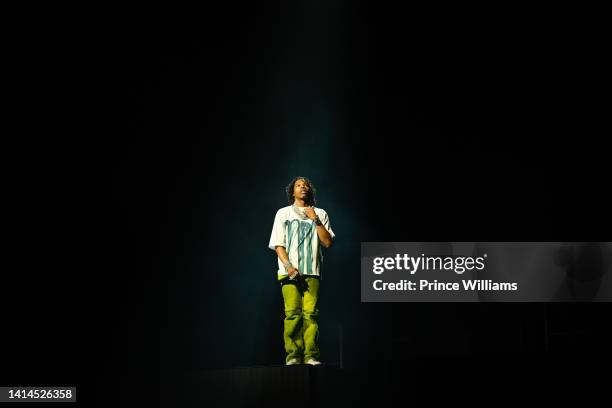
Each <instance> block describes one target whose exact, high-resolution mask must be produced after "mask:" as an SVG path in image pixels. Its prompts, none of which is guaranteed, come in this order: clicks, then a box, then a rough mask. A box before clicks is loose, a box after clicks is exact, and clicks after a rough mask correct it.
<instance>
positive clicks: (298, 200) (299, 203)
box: [293, 198, 308, 207]
mask: <svg viewBox="0 0 612 408" xmlns="http://www.w3.org/2000/svg"><path fill="white" fill-rule="evenodd" d="M293 204H294V205H295V206H296V207H308V204H306V202H305V201H304V200H302V199H301V198H296V199H295V200H293Z"/></svg>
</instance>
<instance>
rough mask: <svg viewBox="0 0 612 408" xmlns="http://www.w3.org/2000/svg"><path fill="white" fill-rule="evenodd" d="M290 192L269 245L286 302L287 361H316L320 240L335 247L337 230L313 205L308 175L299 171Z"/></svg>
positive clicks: (327, 217)
mask: <svg viewBox="0 0 612 408" xmlns="http://www.w3.org/2000/svg"><path fill="white" fill-rule="evenodd" d="M286 192H287V200H288V203H289V206H287V207H283V208H281V209H280V210H278V211H277V212H276V217H275V218H274V226H273V227H272V235H271V237H270V243H269V245H268V247H269V248H270V249H272V250H274V251H276V254H277V255H278V280H279V281H280V284H281V289H282V294H283V300H284V303H285V322H284V333H283V338H284V341H285V351H286V353H287V357H286V359H285V361H286V364H287V365H293V364H302V363H306V364H311V365H318V364H321V362H320V361H319V356H320V352H319V347H318V344H317V342H318V337H319V336H318V335H319V326H318V324H317V316H318V314H319V309H318V308H317V300H318V295H319V283H320V278H321V263H322V261H323V252H322V250H321V246H323V247H325V248H331V246H332V242H333V239H334V237H335V234H334V232H333V231H332V229H331V226H330V223H329V216H328V215H327V212H325V210H323V209H321V208H315V207H314V204H316V197H315V196H316V190H315V187H314V186H313V185H312V183H311V182H310V180H308V179H307V178H305V177H296V178H294V179H293V180H292V181H291V183H289V185H288V186H287V189H286Z"/></svg>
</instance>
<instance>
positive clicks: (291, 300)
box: [281, 277, 320, 362]
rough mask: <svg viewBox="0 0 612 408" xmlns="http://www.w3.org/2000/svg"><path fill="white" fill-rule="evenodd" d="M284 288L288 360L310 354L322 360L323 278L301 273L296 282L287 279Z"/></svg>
mask: <svg viewBox="0 0 612 408" xmlns="http://www.w3.org/2000/svg"><path fill="white" fill-rule="evenodd" d="M281 288H282V291H283V300H284V302H285V322H284V332H283V338H284V340H285V352H286V353H287V357H286V361H287V362H288V361H289V360H291V359H294V358H296V359H298V361H300V362H306V361H308V359H310V358H314V359H315V360H318V359H319V355H320V354H319V346H318V345H317V342H318V340H319V325H318V324H317V316H318V315H319V309H317V300H318V296H319V279H318V278H313V277H299V278H298V279H297V281H296V282H294V281H290V280H288V279H283V281H282V282H281Z"/></svg>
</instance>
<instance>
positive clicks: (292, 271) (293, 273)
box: [287, 267, 300, 279]
mask: <svg viewBox="0 0 612 408" xmlns="http://www.w3.org/2000/svg"><path fill="white" fill-rule="evenodd" d="M287 274H288V275H289V279H293V278H295V277H296V276H298V275H299V274H300V271H298V270H297V268H294V267H291V268H289V269H287Z"/></svg>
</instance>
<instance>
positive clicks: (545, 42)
mask: <svg viewBox="0 0 612 408" xmlns="http://www.w3.org/2000/svg"><path fill="white" fill-rule="evenodd" d="M467 14H468V15H470V14H471V13H469V12H468V13H467ZM518 14H519V15H518V16H517V17H516V18H515V17H512V18H510V17H508V18H502V17H500V16H501V15H503V13H502V14H500V13H494V12H491V14H490V15H489V16H488V17H487V18H484V19H475V20H477V21H472V20H469V19H458V18H457V19H454V18H451V19H450V21H451V23H447V20H446V19H444V20H442V19H441V17H440V15H441V11H437V12H434V13H432V12H424V11H421V10H390V9H386V8H384V7H381V6H379V7H373V6H372V5H366V4H361V3H359V4H358V3H353V2H351V4H350V5H349V4H348V2H339V3H334V5H328V4H325V3H322V4H318V5H313V4H310V5H303V4H302V5H294V4H291V5H289V4H286V5H280V6H279V5H274V6H272V5H268V6H261V5H250V6H247V7H245V6H244V5H240V6H235V8H234V7H229V6H228V7H221V6H218V5H216V6H210V8H208V9H207V10H206V12H203V13H201V14H198V15H197V16H196V17H197V18H196V22H191V21H189V22H187V21H183V20H182V19H178V20H173V19H171V18H170V17H169V16H168V17H166V18H163V19H159V18H155V19H153V18H150V19H149V18H148V17H146V16H145V15H136V16H134V17H126V18H125V19H124V20H123V21H121V22H118V23H116V25H115V24H113V25H112V28H108V29H107V30H106V31H102V32H101V33H98V34H99V35H98V38H97V39H98V40H101V41H100V42H99V44H100V46H99V48H96V49H95V50H94V51H96V52H98V51H99V54H98V55H97V56H96V57H94V58H93V59H92V62H91V66H90V67H87V68H92V70H91V74H89V72H90V71H89V70H88V71H86V72H88V74H86V75H84V76H85V78H83V79H82V80H81V76H79V80H80V81H81V83H82V84H83V89H82V90H81V92H83V93H85V94H87V95H86V96H87V99H83V100H81V99H79V98H77V100H76V102H77V104H80V105H81V107H80V108H81V110H84V111H86V115H85V116H84V117H83V118H85V119H86V120H85V121H84V123H83V124H82V125H81V124H80V123H81V122H78V123H79V126H80V129H79V130H80V132H79V135H78V136H76V137H75V138H74V140H73V139H71V140H70V141H66V142H64V141H63V139H53V141H50V140H48V139H47V140H46V141H45V142H43V143H41V144H40V145H38V149H34V148H33V147H32V146H30V147H29V148H30V149H31V150H32V151H33V153H32V157H31V158H30V161H29V162H26V163H32V166H27V165H24V166H22V169H23V171H22V172H21V173H19V172H18V173H19V174H20V175H21V174H25V175H26V176H33V177H28V180H34V183H29V184H28V183H24V184H22V185H20V187H23V190H25V191H27V192H31V190H35V191H36V194H32V196H33V197H34V198H32V199H29V198H28V199H23V203H22V204H23V205H20V204H19V201H18V205H17V206H18V207H20V210H22V214H25V215H23V216H20V217H18V219H17V220H16V221H18V224H19V225H20V228H17V229H16V230H17V231H18V232H17V233H16V234H15V236H14V239H13V240H12V243H13V244H16V245H13V246H11V247H10V248H11V249H10V250H11V252H12V255H14V256H15V259H16V260H17V261H18V262H17V263H16V265H18V266H17V267H16V268H12V269H11V270H12V271H14V273H7V277H6V285H5V286H4V291H5V297H4V298H5V299H6V301H7V302H6V303H7V307H6V309H5V310H6V311H7V313H5V323H7V329H6V330H5V331H4V333H5V336H4V337H5V339H6V341H7V345H6V346H5V350H6V351H7V357H6V359H5V364H3V366H4V369H3V380H4V381H3V382H4V383H6V384H7V385H10V384H14V385H19V384H21V385H26V384H32V385H36V384H38V385H54V384H74V385H76V386H78V387H79V390H80V392H81V394H80V396H81V398H82V399H81V403H82V404H87V403H88V402H93V401H95V400H98V401H101V400H103V395H105V394H107V390H108V387H113V386H116V385H118V384H123V385H126V384H136V385H137V386H138V387H141V388H140V389H142V390H143V391H146V393H147V395H148V397H149V398H150V400H151V401H155V399H156V396H157V395H158V394H157V393H158V392H159V389H160V384H163V381H164V380H163V379H164V378H165V377H171V376H172V375H173V373H180V372H184V371H187V370H202V369H207V368H215V367H217V368H218V367H236V366H252V365H270V364H282V363H283V361H284V356H283V352H282V336H281V327H282V326H281V324H282V299H281V296H280V291H279V290H278V287H277V284H276V283H275V276H274V268H275V257H274V254H273V252H272V251H270V250H269V249H266V246H267V242H268V240H269V234H270V231H271V227H272V221H273V217H274V214H275V212H276V210H277V209H278V208H280V207H282V206H284V205H286V199H285V196H284V187H285V186H286V184H287V183H288V182H289V181H290V180H291V178H293V177H295V176H298V175H302V176H307V177H309V178H310V179H312V180H313V182H314V183H315V185H316V186H317V188H318V197H319V205H320V207H322V208H324V209H326V210H327V211H328V213H329V214H330V217H331V220H332V225H333V228H334V231H335V232H336V234H337V240H336V243H335V246H334V248H332V249H331V250H330V251H329V252H328V254H327V257H326V262H325V269H324V273H326V275H325V278H324V282H323V284H324V285H325V286H323V287H322V290H323V292H322V299H321V313H322V314H321V323H320V324H321V345H322V352H323V354H322V359H323V360H325V361H327V362H337V361H338V355H337V351H336V350H337V341H338V330H339V326H341V327H342V330H343V335H344V364H345V366H346V367H349V368H364V367H373V366H378V365H379V364H382V365H385V364H386V365H399V366H410V364H411V362H414V361H415V359H417V360H418V359H421V360H420V361H422V360H423V359H427V358H428V359H430V360H429V361H431V362H432V363H431V365H429V366H424V367H427V368H425V369H424V371H423V372H424V373H426V374H427V375H431V376H432V377H436V378H438V377H439V373H440V372H445V370H447V371H448V370H451V371H452V372H453V373H454V374H457V373H458V372H459V371H461V372H462V374H463V375H464V376H465V378H467V377H469V378H471V380H470V382H469V384H470V385H471V386H474V387H478V386H479V384H482V385H483V387H484V388H487V387H488V388H487V389H489V390H496V389H497V388H495V387H494V386H493V385H495V384H508V383H511V379H514V378H517V377H521V378H523V379H524V382H521V383H520V384H519V385H516V386H514V388H512V389H511V391H508V389H505V388H504V387H503V386H502V385H499V389H500V390H502V389H504V390H505V392H509V393H512V392H518V391H522V390H531V391H533V390H536V391H537V390H538V389H539V390H546V392H547V393H548V394H549V395H550V394H551V393H552V394H553V395H557V397H559V392H560V391H559V392H557V391H554V390H555V389H556V388H554V387H551V388H548V387H543V386H542V387H540V388H538V386H536V385H533V384H534V383H533V382H530V380H534V379H536V378H537V380H538V383H537V384H540V382H539V381H541V383H542V384H543V383H545V382H546V381H549V380H550V381H551V383H554V384H555V387H556V386H559V385H568V384H571V385H572V387H570V388H571V389H574V388H573V387H580V386H584V385H585V384H587V385H591V386H592V387H594V388H595V389H598V384H600V380H598V379H597V377H596V376H595V374H592V373H593V372H594V370H595V363H594V362H599V361H606V360H607V359H609V356H610V352H609V346H608V345H609V344H610V336H609V333H608V325H609V318H608V317H607V316H608V315H607V312H608V311H609V308H608V307H607V305H604V304H585V303H580V304H578V303H575V304H571V303H564V304H541V303H540V304H457V305H449V304H361V303H360V301H359V272H358V259H359V243H360V242H362V241H605V240H606V239H607V240H609V235H607V230H606V228H605V227H604V224H605V222H606V221H607V214H608V212H607V211H606V209H607V208H606V205H605V203H606V200H605V198H604V196H605V192H606V187H607V183H606V177H605V170H606V164H607V163H606V160H607V159H608V154H607V151H606V150H605V148H604V146H603V141H602V136H603V135H604V131H603V126H602V111H603V109H602V107H601V106H602V105H600V102H599V98H598V94H599V91H598V86H599V79H598V78H600V76H599V74H600V73H601V72H600V71H599V69H601V64H600V57H599V53H598V52H597V49H598V47H597V43H596V38H597V33H596V32H595V29H596V27H590V28H588V29H586V28H584V27H583V26H580V27H578V25H577V24H578V21H579V19H578V17H575V24H574V23H572V24H560V23H559V21H564V22H566V23H567V21H570V22H572V21H574V20H567V19H561V18H556V17H554V16H553V15H552V14H551V13H550V12H545V13H541V14H540V13H538V12H535V11H533V10H532V11H531V12H529V13H525V14H523V13H518ZM527 16H529V17H527ZM90 51H91V49H90ZM74 53H75V54H76V55H78V53H79V50H78V49H77V50H74ZM90 97H91V99H93V101H92V102H91V103H89V102H86V101H89V100H90ZM83 108H84V109H83ZM81 110H79V111H78V112H80V111H81ZM90 115H91V116H90ZM74 116H78V114H76V113H75V115H74ZM74 120H75V122H76V121H77V118H74ZM59 140H62V141H61V142H60V141H59ZM24 144H25V145H28V142H27V141H26V142H25V143H24ZM34 150H35V152H34ZM37 158H40V159H41V160H36V159H37ZM43 163H44V165H42V164H43ZM38 164H40V165H38ZM90 170H93V171H92V172H90ZM90 174H91V175H90ZM26 184H27V185H26ZM28 197H30V196H29V195H28ZM13 248H15V249H14V250H13ZM604 308H605V309H604ZM424 356H425V357H424ZM448 361H454V362H455V363H453V364H452V369H451V368H449V367H448V366H447V365H445V364H448ZM493 362H496V363H495V364H494V363H493ZM504 365H505V366H504ZM422 367H423V366H421V368H422ZM459 367H461V369H460V368H459ZM477 367H485V369H483V370H479V369H478V368H477ZM364 369H365V368H364ZM487 370H490V371H487ZM491 371H492V372H494V373H495V375H496V377H495V378H496V380H492V379H491V378H492V377H491ZM411 375H414V374H411ZM525 378H527V379H525ZM394 380H395V381H398V382H400V383H401V379H397V378H396V379H394ZM497 380H499V383H498V382H497ZM465 381H466V382H465V383H464V382H460V384H468V382H467V380H465ZM432 383H433V382H432ZM455 384H457V383H455ZM485 385H486V387H485ZM457 387H459V386H458V385H457ZM492 392H493V391H492Z"/></svg>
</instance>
